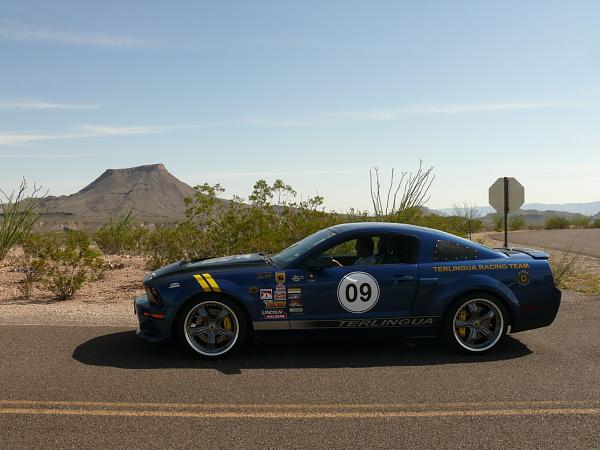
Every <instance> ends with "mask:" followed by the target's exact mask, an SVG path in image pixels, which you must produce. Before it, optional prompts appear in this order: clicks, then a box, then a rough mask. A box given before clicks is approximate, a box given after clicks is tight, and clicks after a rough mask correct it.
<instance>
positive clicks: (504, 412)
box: [0, 408, 600, 419]
mask: <svg viewBox="0 0 600 450" xmlns="http://www.w3.org/2000/svg"><path fill="white" fill-rule="evenodd" d="M0 414H4V415H10V414H12V415H61V416H112V417H172V418H204V419H210V418H212V419H369V418H374V419H388V418H428V417H429V418H431V417H483V416H487V417H498V416H550V415H598V414H600V408H550V409H548V408H546V409H495V410H494V409H484V410H447V411H443V410H440V411H379V412H368V411H355V412H301V411H298V412H284V411H279V412H264V411H263V412H215V411H205V412H194V411H158V410H156V411H143V410H137V411H136V410H130V411H128V410H111V409H55V408H0Z"/></svg>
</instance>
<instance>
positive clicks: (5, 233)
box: [0, 180, 44, 261]
mask: <svg viewBox="0 0 600 450" xmlns="http://www.w3.org/2000/svg"><path fill="white" fill-rule="evenodd" d="M40 190H41V188H40V187H38V186H36V185H34V186H33V191H32V192H31V193H30V194H27V182H26V181H25V180H23V181H22V182H21V185H20V186H19V189H18V190H17V191H16V193H15V192H14V191H13V192H12V193H11V194H6V193H5V192H4V191H2V190H0V194H1V196H2V197H3V198H0V209H1V210H2V215H1V218H0V261H2V260H3V259H4V257H5V256H6V255H7V254H8V252H9V250H10V249H11V248H12V247H13V246H14V245H16V244H19V243H21V242H23V240H24V239H26V238H27V236H28V235H29V234H30V233H31V230H32V229H33V226H34V225H35V223H36V222H37V221H38V219H39V217H40V215H39V213H38V202H39V200H40V198H43V197H44V196H39V195H38V194H39V192H40Z"/></svg>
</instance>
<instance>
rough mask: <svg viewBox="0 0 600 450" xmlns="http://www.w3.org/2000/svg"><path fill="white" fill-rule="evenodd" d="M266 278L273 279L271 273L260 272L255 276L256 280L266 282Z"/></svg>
mask: <svg viewBox="0 0 600 450" xmlns="http://www.w3.org/2000/svg"><path fill="white" fill-rule="evenodd" d="M268 278H273V272H260V273H257V274H256V279H257V280H266V279H268Z"/></svg>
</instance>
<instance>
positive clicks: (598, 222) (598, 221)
mask: <svg viewBox="0 0 600 450" xmlns="http://www.w3.org/2000/svg"><path fill="white" fill-rule="evenodd" d="M592 228H600V218H598V219H596V220H594V221H593V222H592Z"/></svg>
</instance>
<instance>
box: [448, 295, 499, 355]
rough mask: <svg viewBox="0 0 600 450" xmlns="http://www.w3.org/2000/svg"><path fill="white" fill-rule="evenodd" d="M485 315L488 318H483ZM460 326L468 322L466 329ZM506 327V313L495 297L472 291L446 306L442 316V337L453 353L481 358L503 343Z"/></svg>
mask: <svg viewBox="0 0 600 450" xmlns="http://www.w3.org/2000/svg"><path fill="white" fill-rule="evenodd" d="M473 305H474V306H473ZM473 307H474V308H475V310H474V311H473V310H472V309H473ZM490 312H491V313H493V316H491V314H490ZM461 315H462V316H461ZM488 316H491V318H487V317H488ZM479 319H481V320H479ZM455 321H456V325H455ZM463 323H464V324H467V323H469V324H470V326H468V327H467V326H465V327H460V325H461V324H463ZM508 325H509V316H508V313H507V311H506V308H505V307H504V305H503V303H502V302H501V301H500V300H498V298H496V297H494V296H493V295H491V294H487V293H481V292H479V293H478V292H473V293H471V294H467V295H464V296H462V297H460V298H459V299H457V300H456V301H454V302H453V303H452V304H451V305H450V307H449V308H448V310H447V311H446V315H445V316H444V325H443V326H444V335H445V338H446V340H447V342H448V343H449V344H450V346H451V347H452V348H453V349H454V350H456V351H459V352H461V353H467V354H471V355H481V354H485V353H489V352H491V351H493V350H494V349H495V348H496V347H497V346H498V344H500V343H501V342H502V341H503V339H504V338H505V337H506V333H507V330H508ZM473 333H474V334H473ZM488 333H489V336H487V334H488ZM473 336H474V337H473Z"/></svg>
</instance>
